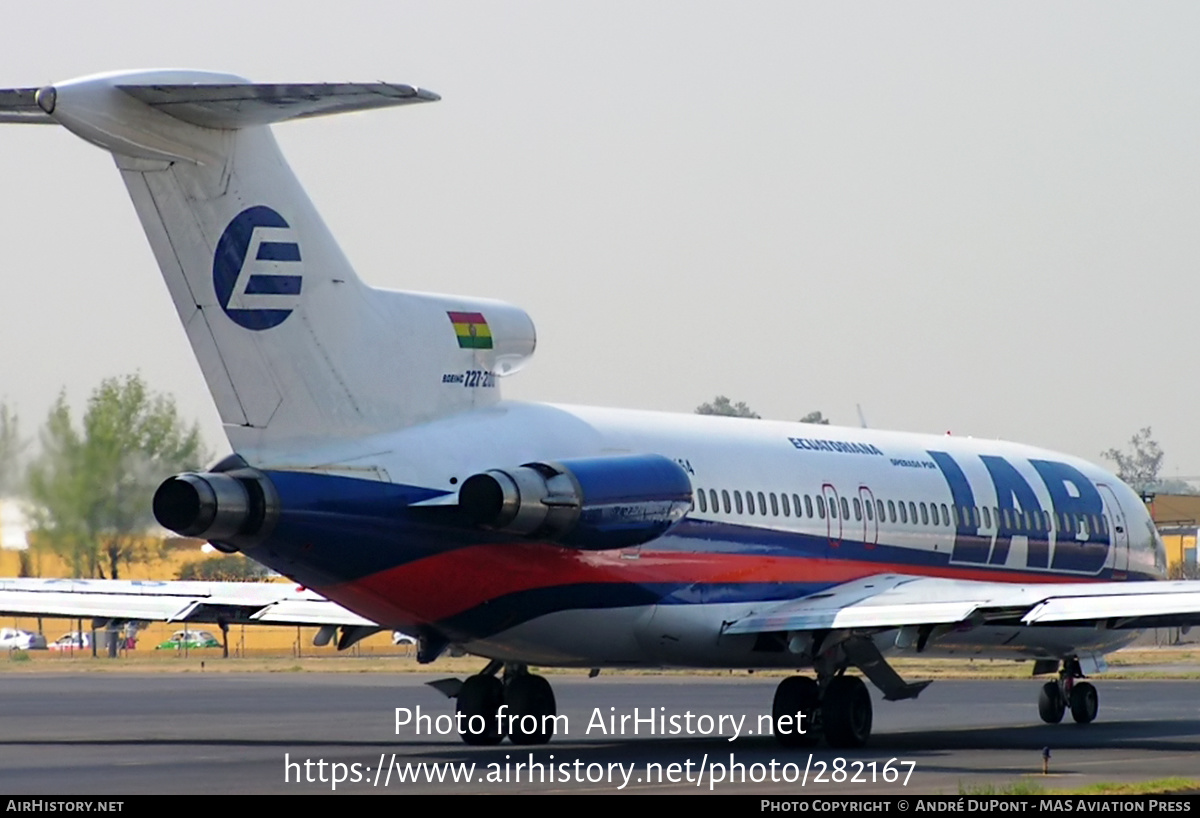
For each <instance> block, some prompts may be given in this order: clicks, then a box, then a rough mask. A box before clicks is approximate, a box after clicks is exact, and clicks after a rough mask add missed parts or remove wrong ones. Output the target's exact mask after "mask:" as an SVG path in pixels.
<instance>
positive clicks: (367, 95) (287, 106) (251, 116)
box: [35, 82, 440, 129]
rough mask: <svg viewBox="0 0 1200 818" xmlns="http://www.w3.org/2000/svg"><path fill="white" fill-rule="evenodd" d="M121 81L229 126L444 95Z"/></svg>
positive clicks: (163, 105) (337, 86)
mask: <svg viewBox="0 0 1200 818" xmlns="http://www.w3.org/2000/svg"><path fill="white" fill-rule="evenodd" d="M117 87H118V88H120V89H121V90H122V91H124V92H125V93H126V94H129V95H130V96H131V97H133V98H134V99H137V100H138V101H139V102H143V103H145V104H146V105H149V106H150V107H152V108H155V109H157V110H159V111H162V112H163V113H166V114H170V115H171V116H173V117H175V118H176V119H179V120H182V121H184V122H187V123H189V124H191V125H200V126H201V127H205V128H227V129H232V128H245V127H249V126H252V125H269V124H271V123H272V122H286V121H287V120H290V119H304V118H306V117H313V116H323V115H325V114H343V113H348V112H351V111H366V110H370V109H372V108H387V107H390V106H392V105H410V104H412V103H415V102H435V101H437V100H438V99H440V97H439V96H438V95H437V94H435V93H433V92H432V91H426V90H424V89H421V88H413V87H412V86H411V85H396V84H393V83H387V82H374V83H366V84H364V83H353V82H335V83H329V82H325V83H306V84H299V85H296V84H286V85H283V84H280V85H275V84H266V83H219V84H209V83H187V84H180V85H118V86H117ZM35 108H36V106H35Z"/></svg>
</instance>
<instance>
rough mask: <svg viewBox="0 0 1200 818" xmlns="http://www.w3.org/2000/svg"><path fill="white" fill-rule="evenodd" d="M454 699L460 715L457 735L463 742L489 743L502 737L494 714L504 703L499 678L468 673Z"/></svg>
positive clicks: (472, 743)
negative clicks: (456, 701)
mask: <svg viewBox="0 0 1200 818" xmlns="http://www.w3.org/2000/svg"><path fill="white" fill-rule="evenodd" d="M457 698H458V703H457V709H458V712H459V713H461V714H462V719H461V721H460V724H461V728H460V730H459V736H461V737H462V740H463V742H465V743H466V744H471V745H488V744H499V743H500V742H501V741H503V740H504V734H503V733H501V732H500V730H499V727H498V725H497V724H496V714H497V713H498V712H500V705H501V704H503V703H504V686H503V685H501V684H500V680H499V679H497V678H496V677H495V676H487V675H484V674H482V673H477V674H475V675H474V676H469V677H468V678H467V680H466V681H465V682H463V686H462V689H461V690H459V691H458V697H457ZM480 719H482V722H481V721H480Z"/></svg>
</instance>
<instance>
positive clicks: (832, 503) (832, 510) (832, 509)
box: [818, 498, 837, 520]
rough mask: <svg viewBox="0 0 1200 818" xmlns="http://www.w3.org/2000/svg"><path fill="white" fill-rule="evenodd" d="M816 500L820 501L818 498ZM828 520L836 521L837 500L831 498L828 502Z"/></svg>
mask: <svg viewBox="0 0 1200 818" xmlns="http://www.w3.org/2000/svg"><path fill="white" fill-rule="evenodd" d="M818 499H820V498H818ZM829 518H830V519H831V520H836V519H837V500H834V499H832V498H831V499H830V500H829Z"/></svg>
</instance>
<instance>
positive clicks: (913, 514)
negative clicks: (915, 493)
mask: <svg viewBox="0 0 1200 818" xmlns="http://www.w3.org/2000/svg"><path fill="white" fill-rule="evenodd" d="M908 516H909V518H911V519H912V522H913V525H916V524H917V504H916V503H914V502H913V501H912V500H909V501H908Z"/></svg>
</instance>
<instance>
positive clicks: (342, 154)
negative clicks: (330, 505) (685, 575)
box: [0, 0, 1200, 476]
mask: <svg viewBox="0 0 1200 818" xmlns="http://www.w3.org/2000/svg"><path fill="white" fill-rule="evenodd" d="M168 8H169V9H170V12H169V13H168V12H167V9H168ZM184 9H186V11H183V12H181V11H180V10H184ZM4 11H5V15H4V28H5V31H6V32H7V33H6V36H5V38H4V39H5V47H4V49H3V51H2V52H0V85H2V86H27V85H29V86H32V85H41V84H46V83H49V82H53V81H56V80H62V79H68V78H71V77H75V76H78V75H82V74H90V73H95V72H98V71H106V70H114V69H121V68H146V67H168V66H169V67H189V68H208V69H216V70H222V71H230V72H235V73H240V74H242V75H245V76H247V77H249V78H251V79H255V80H259V81H337V80H359V81H369V80H388V81H394V82H404V83H410V84H416V85H421V86H423V87H426V88H429V89H432V90H434V91H437V92H438V93H440V94H441V95H442V96H443V100H442V101H441V102H439V103H436V104H433V105H425V106H414V107H411V108H401V109H396V110H391V111H384V112H375V113H364V114H356V115H352V116H342V117H330V118H326V119H322V120H313V121H309V122H302V123H294V124H290V125H283V126H280V127H278V128H277V129H276V133H277V135H278V137H279V140H280V142H281V144H282V146H283V149H284V151H285V153H286V155H287V156H288V158H289V160H290V161H291V163H292V165H293V167H294V168H295V170H296V172H297V174H298V175H299V177H300V179H301V181H302V182H303V183H304V184H305V185H306V187H307V188H308V191H309V193H310V194H311V196H312V198H313V200H314V201H315V202H316V204H317V206H318V208H319V209H320V210H321V211H322V213H323V215H324V216H325V218H326V220H327V222H328V223H329V224H330V226H331V228H332V229H333V231H334V233H335V234H336V235H337V236H338V238H339V240H340V241H341V244H342V247H343V249H344V250H345V251H346V253H347V255H348V256H349V257H350V259H351V260H352V261H353V262H354V263H355V265H356V267H357V269H358V272H359V274H360V275H361V276H362V277H363V278H365V279H366V280H367V281H369V282H371V283H373V284H377V285H381V286H387V287H395V288H406V289H416V290H432V291H442V292H453V293H463V294H470V295H479V296H488V297H494V298H502V299H504V300H507V301H511V302H513V303H515V304H518V305H520V306H522V307H523V308H525V309H526V310H527V311H528V312H529V313H530V315H531V316H532V317H533V319H534V321H535V323H536V325H537V328H538V335H539V348H538V352H537V355H536V356H535V358H534V360H533V362H532V363H531V364H530V365H529V366H528V367H527V368H526V369H525V370H524V371H522V372H521V373H519V374H517V375H515V376H513V377H512V378H509V379H508V380H507V381H505V383H504V387H505V390H506V395H507V396H509V397H515V398H520V399H527V400H549V401H557V402H568V403H581V404H601V405H612V406H629V407H639V408H651V409H664V410H674V411H683V412H687V411H691V410H692V409H693V408H694V407H695V406H696V405H697V404H699V403H701V402H703V401H705V400H709V399H711V398H712V397H713V396H714V395H716V394H718V393H724V394H728V395H729V396H730V397H732V398H733V399H734V400H744V401H746V402H747V403H749V404H750V405H751V406H752V407H753V408H754V409H756V410H757V411H759V412H760V413H761V414H763V415H764V416H768V417H778V418H792V419H795V418H798V417H800V416H801V415H803V414H805V413H807V412H809V411H811V410H814V409H820V410H822V411H824V412H825V414H826V415H827V416H830V417H832V418H833V419H834V420H835V422H841V423H846V424H855V423H857V415H856V412H855V404H856V403H860V404H862V407H863V410H864V412H865V413H866V416H867V419H868V421H869V422H870V424H871V425H872V426H876V427H881V428H896V429H906V430H917V431H931V432H943V431H946V430H952V431H953V432H954V433H956V434H964V435H966V434H973V435H976V436H987V437H1004V438H1009V439H1015V440H1023V441H1027V442H1030V443H1034V444H1037V445H1042V446H1046V447H1049V448H1053V449H1058V450H1062V451H1067V452H1071V453H1073V454H1078V455H1081V456H1084V457H1087V458H1090V459H1093V460H1095V459H1098V455H1099V452H1100V451H1101V450H1103V449H1106V448H1108V447H1110V446H1120V445H1123V444H1124V443H1125V442H1126V441H1127V440H1128V439H1129V437H1130V436H1131V435H1132V434H1133V433H1134V432H1135V431H1136V430H1137V429H1138V428H1139V427H1142V426H1146V425H1150V426H1152V427H1153V428H1154V432H1155V435H1156V437H1157V438H1158V439H1159V441H1160V442H1161V444H1162V446H1163V448H1164V449H1165V451H1166V452H1167V467H1166V469H1165V473H1166V474H1167V475H1168V476H1170V475H1200V432H1198V431H1197V424H1196V420H1195V418H1196V414H1197V411H1196V405H1197V401H1196V396H1197V386H1196V384H1197V379H1196V377H1195V375H1194V369H1195V366H1196V363H1197V360H1198V359H1200V351H1198V350H1197V345H1196V343H1195V341H1194V338H1195V336H1196V334H1197V331H1196V313H1197V299H1196V297H1195V296H1196V293H1197V289H1198V287H1200V283H1198V281H1200V276H1198V272H1200V271H1198V270H1197V266H1198V265H1197V259H1200V229H1198V228H1200V178H1198V177H1200V151H1198V147H1200V86H1198V84H1197V78H1198V77H1200V47H1197V44H1198V43H1200V4H1196V3H1195V2H1186V3H1185V2H1180V3H1169V2H1156V3H1153V4H1144V3H1103V2H1090V1H1089V2H1079V3H1052V4H1047V3H1041V2H1037V3H1034V2H1027V3H1015V2H1002V3H961V2H946V3H903V4H899V3H891V2H888V3H800V2H779V3H774V2H722V3H715V2H695V0H688V2H675V3H661V2H657V3H648V2H644V0H639V2H619V1H616V0H603V2H570V3H563V2H524V3H515V2H503V3H496V2H446V1H445V0H437V2H408V3H404V2H395V3H380V4H367V3H348V2H343V3H328V2H321V3H316V2H308V3H301V2H289V3H278V4H267V3H245V2H236V3H235V2H206V3H202V4H201V3H197V4H186V5H172V4H168V5H167V6H164V4H163V3H162V2H161V0H157V1H156V2H153V3H151V2H136V3H135V2H126V3H105V4H96V3H52V2H44V3H28V2H26V3H19V4H18V3H10V4H6V5H5V9H4ZM0 192H2V193H0V242H2V246H3V247H4V251H5V253H4V260H3V262H2V263H0V264H2V267H0V269H2V271H3V281H4V289H3V297H2V298H0V349H3V350H4V352H3V355H2V357H0V373H2V376H3V377H2V378H0V397H7V399H8V400H9V401H11V402H14V403H15V404H16V405H17V407H18V408H19V410H20V412H21V416H22V423H23V424H24V427H25V430H26V431H27V432H29V433H30V434H32V433H33V432H34V431H35V429H36V427H37V426H38V425H40V424H41V422H42V420H43V419H44V415H45V412H46V411H47V409H48V407H49V405H50V403H51V401H52V400H53V399H54V397H55V395H56V394H57V393H58V391H59V390H60V389H62V388H63V387H64V386H65V388H66V389H67V393H68V396H69V397H70V398H71V400H72V402H73V403H75V404H76V405H78V404H81V403H82V402H83V401H84V399H85V398H86V396H87V394H88V393H89V392H90V391H91V389H92V388H93V387H94V386H95V385H96V384H97V383H98V382H99V381H100V379H102V378H103V377H105V376H109V375H118V374H124V373H128V372H133V371H140V372H141V373H142V374H143V375H144V376H145V377H146V378H147V380H148V381H149V382H150V383H151V384H152V386H154V387H155V388H157V389H159V390H163V391H168V392H171V393H173V394H174V395H175V396H176V397H177V399H178V400H179V402H180V404H181V406H182V408H183V410H184V412H185V414H187V415H189V416H192V417H195V418H197V419H199V420H200V421H201V422H202V424H203V425H204V427H205V430H206V432H207V435H208V438H209V441H210V447H212V448H214V449H218V448H223V447H224V445H225V444H224V441H223V438H221V436H220V431H219V429H220V426H219V422H218V420H217V416H216V412H215V410H214V409H213V407H212V403H211V401H210V399H209V397H208V393H207V391H206V389H205V387H204V383H203V380H202V378H201V376H200V372H199V368H198V367H197V366H196V364H195V362H194V360H193V358H192V355H191V351H190V348H189V347H188V345H187V342H186V338H185V336H184V333H183V330H182V329H181V328H180V326H179V324H178V321H177V319H176V316H175V313H174V310H173V308H172V306H171V303H170V300H169V298H168V296H167V291H166V288H165V286H164V285H163V283H162V280H161V278H160V277H159V274H158V271H157V267H156V265H155V263H154V260H153V258H152V256H151V253H150V250H149V246H148V245H147V243H146V241H145V238H144V236H143V234H142V232H141V228H140V225H139V224H138V222H137V219H136V217H135V215H134V212H133V207H132V205H131V204H130V203H129V200H128V198H127V197H126V195H125V191H124V187H123V185H122V184H121V180H120V178H119V176H118V174H117V172H116V170H115V168H114V167H113V164H112V161H111V160H110V159H109V158H108V157H107V156H106V155H105V154H104V153H102V152H101V151H100V150H98V149H96V148H93V147H91V146H89V145H87V144H85V143H83V142H82V141H80V140H78V139H77V138H75V137H74V136H71V135H70V134H68V133H67V132H66V131H64V130H62V129H60V128H49V127H40V128H39V127H30V126H21V127H18V126H0Z"/></svg>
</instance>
